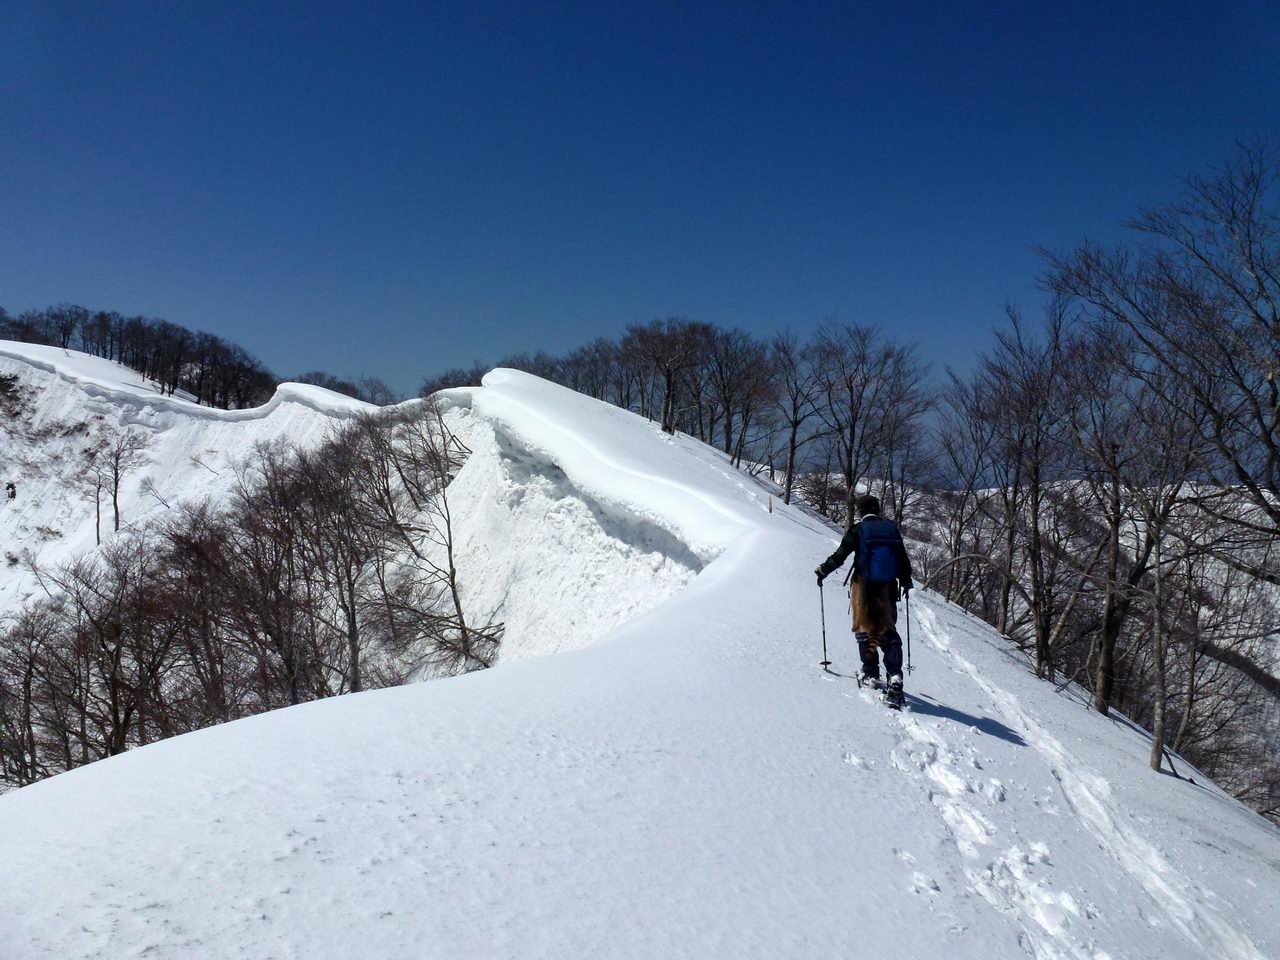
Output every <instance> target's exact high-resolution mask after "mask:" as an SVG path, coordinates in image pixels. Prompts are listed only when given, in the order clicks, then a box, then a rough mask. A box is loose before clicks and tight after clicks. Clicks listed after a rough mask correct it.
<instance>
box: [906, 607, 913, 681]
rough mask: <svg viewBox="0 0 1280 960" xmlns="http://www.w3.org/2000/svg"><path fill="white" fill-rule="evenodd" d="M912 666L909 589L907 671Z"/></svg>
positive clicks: (909, 670)
mask: <svg viewBox="0 0 1280 960" xmlns="http://www.w3.org/2000/svg"><path fill="white" fill-rule="evenodd" d="M914 669H915V667H913V666H911V591H910V590H908V591H907V673H910V672H911V671H912V670H914Z"/></svg>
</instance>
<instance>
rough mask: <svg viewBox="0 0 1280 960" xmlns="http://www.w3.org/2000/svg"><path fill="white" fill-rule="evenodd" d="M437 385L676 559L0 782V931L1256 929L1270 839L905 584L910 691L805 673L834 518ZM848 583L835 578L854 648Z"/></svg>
mask: <svg viewBox="0 0 1280 960" xmlns="http://www.w3.org/2000/svg"><path fill="white" fill-rule="evenodd" d="M453 400H455V401H456V402H457V403H458V404H459V405H460V406H461V407H462V408H463V409H467V410H469V411H470V412H469V413H468V414H467V415H468V416H471V417H476V418H480V419H481V420H483V421H484V422H485V423H487V424H489V425H490V426H491V427H492V430H493V432H494V434H495V436H496V437H497V438H499V440H500V444H499V447H500V449H501V450H503V451H506V453H507V454H509V455H510V457H511V458H512V462H516V461H519V462H521V463H525V464H526V465H527V464H535V465H538V469H535V470H532V471H530V472H529V475H530V476H538V477H546V476H548V475H550V473H549V470H550V468H554V470H555V471H559V472H560V473H562V474H563V481H564V489H571V490H572V491H573V492H574V496H575V497H578V498H580V499H581V500H582V501H583V502H589V503H590V504H591V505H592V507H593V510H594V511H595V514H593V515H598V517H607V518H610V523H613V522H616V523H619V524H622V525H624V526H625V527H627V529H632V530H634V529H646V530H647V529H649V527H646V526H644V525H646V524H647V525H650V526H651V527H652V528H654V529H657V530H661V531H662V534H660V535H659V534H656V533H655V534H652V535H649V534H646V536H645V538H643V542H644V543H645V544H647V545H648V547H651V548H654V552H657V553H661V552H662V549H663V548H664V545H667V544H669V543H670V540H668V539H667V538H668V537H670V538H673V539H674V540H676V541H678V542H679V543H680V544H681V545H682V546H681V548H680V549H681V550H682V551H684V553H683V554H682V559H681V562H682V563H683V564H684V565H685V566H686V567H687V568H688V569H691V570H694V569H696V576H693V577H692V579H691V580H690V581H689V582H688V585H687V586H686V587H684V589H682V590H679V591H678V592H676V593H674V594H672V595H670V596H667V597H666V599H663V600H661V601H660V602H658V603H656V605H653V606H651V607H649V608H648V609H647V610H646V611H645V612H643V613H640V614H638V615H636V616H634V617H632V618H631V619H629V620H627V621H626V622H625V623H623V624H622V625H621V626H619V627H618V628H616V629H615V630H613V631H612V632H611V633H609V634H608V636H606V637H605V638H603V639H599V640H598V641H597V642H595V643H594V644H592V645H590V646H587V647H585V648H582V649H577V650H575V651H573V652H565V653H559V654H557V655H554V656H541V657H527V658H520V659H514V660H511V661H504V663H503V664H502V665H501V666H500V667H498V668H497V669H493V670H489V671H483V672H481V673H477V674H471V675H468V676H466V677H461V678H456V679H452V680H444V681H434V682H430V683H424V684H418V685H412V686H407V687H401V688H397V689H393V690H384V691H376V692H371V693H366V694H360V695H356V696H349V697H344V698H340V699H337V700H330V701H324V702H320V703H314V704H308V705H305V706H302V707H297V708H293V709H289V710H282V711H277V712H275V713H272V714H268V715H265V716H261V717H257V718H253V719H251V720H245V721H240V722H237V723H233V724H228V725H226V726H223V727H218V728H214V729H210V730H206V731H202V732H200V733H196V734H192V735H188V736H185V737H180V738H177V739H175V740H171V741H167V742H164V743H160V744H156V745H153V746H150V747H147V748H145V749H142V750H138V751H135V752H133V753H130V754H128V755H125V756H123V757H119V758H116V759H114V760H111V761H107V762H103V763H99V764H95V765H93V766H90V767H87V768H84V769H82V770H78V771H75V772H73V773H70V774H66V775H63V776H60V777H57V778H54V779H53V780H50V781H46V782H44V783H41V784H37V785H36V786H34V787H29V788H26V789H23V790H20V791H17V792H15V793H13V794H10V795H7V796H4V797H0V849H3V850H4V851H5V857H6V859H5V868H4V870H3V871H0V903H2V904H4V906H5V909H4V910H3V911H2V912H0V956H3V957H24V958H25V957H44V956H49V957H55V956H56V957H68V956H77V957H81V956H83V957H111V958H116V957H124V956H143V955H145V956H149V957H197V956H198V957H309V958H310V957H320V958H330V957H332V958H340V957H341V958H347V957H354V956H382V957H547V958H552V957H593V958H595V957H637V958H640V957H644V958H648V957H664V958H665V957H690V958H706V957H726V958H742V957H760V958H765V957H768V958H778V957H797V958H798V957H864V956H865V957H886V956H892V957H904V958H908V957H910V958H934V957H937V958H942V957H946V958H974V960H979V958H980V960H1000V958H1026V957H1033V958H1037V960H1074V958H1089V960H1149V958H1152V957H1161V958H1169V960H1182V958H1186V960H1193V958H1194V960H1200V958H1206V957H1213V958H1219V957H1220V958H1275V957H1278V956H1280V910H1278V909H1276V908H1277V903H1278V902H1280V898H1278V893H1277V891H1280V832H1278V831H1276V830H1275V829H1274V828H1272V827H1270V826H1269V825H1267V824H1266V823H1264V822H1263V821H1262V820H1261V819H1260V818H1258V817H1257V816H1255V815H1254V814H1252V813H1251V812H1249V811H1247V810H1245V809H1244V808H1243V807H1241V806H1240V805H1239V804H1237V803H1235V802H1234V801H1233V800H1231V799H1230V798H1228V797H1226V796H1225V795H1224V794H1222V793H1221V792H1220V791H1218V790H1217V789H1215V788H1214V787H1213V786H1212V785H1210V784H1208V783H1205V782H1203V781H1201V778H1199V777H1197V783H1196V784H1195V785H1192V784H1190V783H1188V782H1186V781H1182V780H1176V779H1174V778H1172V777H1169V776H1162V775H1158V774H1155V773H1152V772H1151V771H1150V770H1148V769H1147V768H1146V766H1145V757H1146V753H1147V749H1148V745H1147V741H1146V739H1145V736H1144V735H1143V734H1142V733H1141V732H1140V731H1136V730H1135V729H1133V728H1132V727H1131V726H1129V725H1127V724H1126V723H1125V722H1124V721H1123V720H1120V719H1112V720H1108V719H1103V718H1100V717H1098V716H1097V715H1096V714H1093V713H1089V712H1086V711H1085V710H1084V709H1082V708H1081V706H1080V705H1079V704H1078V703H1077V702H1075V701H1074V700H1073V699H1071V697H1070V695H1069V694H1066V693H1064V694H1059V693H1056V692H1055V691H1054V688H1053V687H1052V686H1050V685H1047V684H1043V683H1040V682H1038V681H1036V680H1035V679H1034V678H1033V677H1031V676H1030V675H1029V674H1028V672H1027V670H1026V668H1025V666H1024V664H1023V663H1022V662H1021V661H1020V660H1018V659H1016V658H1015V657H1014V656H1013V655H1012V654H1010V652H1009V651H1008V649H1007V646H1006V645H1005V644H1004V643H1003V642H1002V641H1001V640H1000V639H999V638H998V637H995V636H994V635H993V634H992V632H991V631H990V630H989V629H988V628H987V627H986V626H985V625H984V624H982V623H980V622H978V621H976V620H974V619H972V618H970V617H968V616H967V615H965V614H964V613H963V612H960V611H958V610H956V609H955V608H952V607H949V606H947V605H945V604H943V603H941V602H940V601H938V600H937V599H936V598H933V597H931V596H929V595H928V594H926V593H925V592H923V591H918V592H917V594H916V595H915V596H913V598H912V603H911V613H912V640H913V646H914V650H913V653H914V660H915V662H916V665H917V668H918V669H917V670H916V672H915V673H914V674H913V675H912V676H911V677H910V678H909V680H908V697H909V704H910V708H911V709H910V711H909V712H904V713H901V714H897V713H893V712H890V711H888V710H886V709H884V708H883V706H881V705H880V704H879V703H878V702H876V700H875V699H874V697H873V696H872V695H871V694H870V693H868V692H866V691H861V690H859V688H858V687H857V685H856V684H855V683H854V682H853V680H852V679H849V678H847V677H839V676H833V675H831V674H826V673H823V672H822V671H821V670H820V669H819V668H818V667H817V660H818V659H819V655H820V653H819V652H820V647H819V642H820V635H819V623H818V603H817V600H818V598H817V597H816V596H814V594H815V591H816V588H815V587H814V585H813V578H812V573H811V572H810V571H811V570H812V569H813V567H814V566H815V565H816V563H817V562H818V561H819V560H820V559H822V557H824V556H825V555H826V554H827V553H829V552H830V550H831V549H832V546H833V545H834V541H835V537H834V535H833V533H832V532H831V531H830V530H827V529H826V528H825V527H823V526H822V525H821V524H819V523H817V522H816V521H814V520H812V519H810V518H809V517H807V516H805V515H804V514H802V513H801V512H799V511H794V510H790V509H787V508H783V507H781V506H780V505H779V504H777V503H776V502H775V503H773V504H772V512H770V509H769V508H770V503H769V497H768V494H767V492H766V491H765V490H764V489H762V488H760V487H758V486H757V485H755V484H754V483H752V482H751V481H750V480H748V479H746V478H745V477H744V476H743V475H741V474H739V473H737V472H735V471H733V470H732V469H730V468H729V467H728V466H727V464H726V463H725V462H724V461H723V459H722V458H720V457H719V456H718V455H717V454H715V453H714V452H712V451H710V450H708V449H707V448H705V447H703V446H701V445H699V444H696V443H693V442H690V441H688V440H686V439H683V438H675V439H673V438H670V437H665V436H662V435H661V434H659V433H658V432H657V431H656V429H655V428H653V427H652V426H651V425H649V424H646V423H644V422H643V421H641V420H639V419H638V418H634V417H630V416H629V415H627V414H624V413H622V412H620V411H617V410H614V409H612V408H609V407H605V406H604V405H601V404H595V403H594V402H592V401H587V400H584V399H583V398H580V397H577V396H575V395H572V394H568V393H567V392H566V391H563V390H560V389H559V388H556V387H552V386H550V385H548V384H544V383H541V382H539V381H536V380H533V379H532V378H529V377H524V376H521V375H517V374H514V373H510V372H506V371H502V372H499V373H496V374H494V375H491V376H490V377H489V378H487V379H486V386H485V387H484V388H483V389H480V390H476V391H469V392H466V393H463V394H458V395H455V396H454V397H453ZM498 474H499V471H494V470H483V471H480V470H478V471H475V472H474V473H473V474H472V475H471V476H472V478H473V479H472V480H470V481H465V480H464V478H463V477H461V476H460V477H459V481H457V482H458V483H463V482H475V483H486V482H497V481H496V480H494V477H496V476H498ZM523 475H524V474H521V473H519V471H516V472H515V473H511V472H508V473H505V474H503V476H504V477H505V478H506V479H505V480H503V482H504V483H509V482H517V481H515V480H512V479H511V478H513V477H515V478H517V479H518V478H519V477H520V476H523ZM486 478H488V479H486ZM459 495H460V496H474V497H475V502H477V503H482V502H484V501H485V497H483V496H480V495H479V494H477V493H476V491H471V492H470V493H467V492H466V491H461V490H460V491H459ZM636 525H639V527H637V526H636ZM526 535H527V536H530V537H532V536H534V528H533V527H532V526H530V527H529V532H528V533H527V534H526ZM629 542H633V544H634V542H640V541H629ZM519 546H520V545H519V544H518V543H517V544H509V545H506V546H504V549H512V548H514V549H519ZM536 548H537V545H531V549H536ZM672 549H674V548H672ZM624 553H625V551H624ZM540 556H542V554H540ZM588 557H589V562H590V563H591V564H597V565H598V564H601V563H607V562H608V561H607V559H605V558H604V557H602V555H601V553H600V552H599V551H592V552H590V553H589V554H588ZM628 557H629V559H628V560H627V561H626V562H634V556H631V555H630V554H628ZM545 562H550V561H549V560H547V561H545ZM560 562H561V563H563V564H564V565H566V566H571V565H573V564H575V563H577V562H578V558H576V557H575V556H574V555H572V554H570V555H566V556H564V557H562V558H560ZM655 562H656V563H659V564H660V563H661V560H660V559H658V560H655ZM588 575H589V571H584V572H583V576H588ZM841 599H842V596H841V592H840V589H839V587H838V586H834V585H832V584H831V582H830V581H829V585H828V589H827V611H828V630H829V634H830V637H831V650H832V654H833V656H832V659H833V660H834V661H835V666H834V668H833V669H834V670H836V671H838V672H840V673H845V674H852V673H853V669H854V666H855V657H854V653H853V644H852V640H851V638H850V637H849V635H848V631H847V623H846V621H845V619H844V614H843V613H842V612H841V611H842V607H843V604H842V603H841V602H840V601H841ZM535 619H536V618H535ZM530 622H534V620H531V621H530ZM542 622H547V621H546V620H545V619H544V620H543V621H542Z"/></svg>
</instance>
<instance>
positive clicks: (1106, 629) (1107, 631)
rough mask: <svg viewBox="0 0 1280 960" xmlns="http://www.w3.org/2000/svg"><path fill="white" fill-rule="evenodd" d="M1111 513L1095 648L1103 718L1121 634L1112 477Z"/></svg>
mask: <svg viewBox="0 0 1280 960" xmlns="http://www.w3.org/2000/svg"><path fill="white" fill-rule="evenodd" d="M1110 501H1111V502H1110V508H1111V509H1110V515H1109V516H1108V518H1107V526H1108V529H1107V532H1108V555H1107V596H1106V600H1105V601H1104V602H1103V607H1102V637H1101V645H1100V647H1099V650H1098V672H1097V675H1096V676H1095V678H1094V685H1093V706H1094V709H1095V710H1097V711H1098V712H1099V713H1100V714H1102V715H1103V716H1104V717H1105V716H1106V715H1107V713H1108V712H1109V711H1110V710H1111V694H1112V691H1113V690H1114V689H1115V682H1116V640H1117V639H1118V638H1119V636H1120V611H1119V609H1118V607H1119V605H1118V604H1117V603H1116V590H1117V588H1118V587H1119V582H1118V581H1119V574H1120V484H1119V480H1118V478H1113V479H1112V484H1111V497H1110Z"/></svg>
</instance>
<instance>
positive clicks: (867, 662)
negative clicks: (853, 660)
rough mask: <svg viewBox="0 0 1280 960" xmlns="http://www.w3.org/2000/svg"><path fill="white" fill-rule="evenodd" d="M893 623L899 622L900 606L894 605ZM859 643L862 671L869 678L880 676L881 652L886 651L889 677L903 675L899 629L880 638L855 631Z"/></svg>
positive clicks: (886, 667)
mask: <svg viewBox="0 0 1280 960" xmlns="http://www.w3.org/2000/svg"><path fill="white" fill-rule="evenodd" d="M893 622H894V623H895V624H896V623H897V622H898V605H897V604H896V603H895V604H894V605H893ZM853 636H854V638H855V639H856V640H857V641H858V656H859V657H861V658H862V669H863V671H864V672H865V673H867V674H868V675H869V676H873V677H878V676H880V653H879V651H880V650H884V669H885V673H886V674H888V676H890V677H892V676H893V675H894V674H895V673H896V674H899V675H901V674H902V638H901V637H900V636H898V630H897V627H894V628H893V629H891V630H889V631H888V632H886V633H884V634H882V635H881V636H879V637H873V636H871V634H869V633H863V632H862V631H860V630H859V631H855V632H854V634H853Z"/></svg>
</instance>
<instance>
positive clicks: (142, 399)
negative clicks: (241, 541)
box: [0, 340, 374, 614]
mask: <svg viewBox="0 0 1280 960" xmlns="http://www.w3.org/2000/svg"><path fill="white" fill-rule="evenodd" d="M6 376H7V377H17V378H18V379H17V382H18V384H19V386H20V388H21V389H22V390H23V392H24V395H25V397H26V400H25V402H24V403H23V406H22V409H21V410H20V411H19V413H18V414H17V416H16V417H15V416H9V417H3V418H2V419H0V484H4V483H8V482H13V483H14V484H15V486H16V490H17V495H16V497H15V498H14V499H13V500H12V501H10V500H7V499H4V498H3V497H0V614H3V613H6V612H10V611H12V610H14V609H15V608H16V606H17V605H18V604H19V603H20V602H21V601H23V600H25V599H27V598H28V597H30V596H31V594H32V593H33V592H35V591H36V590H37V589H38V587H37V585H36V582H35V578H34V577H33V576H32V575H31V573H30V568H29V565H28V563H27V561H30V560H37V561H39V562H40V563H41V564H42V565H45V566H54V565H57V564H58V563H61V562H62V561H64V560H66V559H68V558H70V557H71V556H74V555H76V554H78V553H82V552H84V551H85V550H89V549H92V547H93V546H94V542H95V532H94V526H95V520H94V512H95V511H94V491H93V488H92V485H91V483H90V482H89V481H90V470H89V468H88V466H87V464H86V462H85V459H84V451H85V450H86V449H88V448H89V447H90V446H91V445H93V443H95V442H97V441H99V440H100V439H102V438H104V437H108V436H111V435H118V434H120V433H121V432H124V431H133V432H135V433H137V434H138V435H139V436H141V437H143V438H144V439H145V441H146V447H145V449H144V450H143V451H142V453H141V463H140V464H139V465H138V466H137V467H136V468H135V469H132V470H130V471H128V472H127V473H126V475H125V478H124V482H123V484H122V486H121V517H122V520H123V522H124V523H125V524H141V523H143V522H145V521H147V520H150V519H154V518H155V517H157V516H159V515H161V514H162V513H164V512H165V511H166V510H168V509H172V505H173V504H175V503H177V502H179V501H181V500H194V499H199V498H202V497H206V496H208V497H215V498H217V497H221V496H225V495H226V493H227V491H229V490H230V489H231V487H232V484H233V483H234V480H235V467H236V464H238V463H240V462H242V461H243V460H244V459H245V458H246V457H247V455H248V454H250V453H251V452H252V449H253V446H254V444H257V443H269V442H272V441H276V440H288V441H290V442H293V443H297V444H300V445H303V446H310V445H313V444H316V443H319V442H320V441H321V440H323V439H324V437H325V436H327V435H328V433H329V432H330V431H331V430H332V429H333V427H334V425H335V423H338V422H340V421H341V420H343V419H346V418H348V417H351V416H354V415H356V414H358V413H360V412H362V411H367V410H372V409H374V408H373V407H371V406H370V405H369V404H365V403H361V402H360V401H358V400H353V399H351V398H350V397H345V396H343V395H341V394H338V393H333V392H332V391H329V390H325V389H323V388H321V387H313V386H309V385H306V384H301V383H285V384H281V385H280V387H279V388H277V390H276V393H275V396H273V397H272V398H271V400H270V401H268V402H267V403H266V404H264V405H263V406H261V407H256V408H253V409H249V410H218V409H215V408H212V407H203V406H199V405H198V404H196V403H193V402H191V401H190V400H185V399H182V398H180V397H169V396H164V395H163V394H162V393H161V392H160V390H159V388H158V387H157V386H156V384H154V383H152V382H150V381H147V380H145V379H144V378H143V377H142V376H141V374H138V373H137V372H135V371H133V370H130V369H129V368H128V367H124V366H121V365H120V364H118V363H114V362H112V361H109V360H103V359H101V358H100V357H92V356H89V355H88V354H84V353H79V352H76V351H74V350H62V349H59V348H57V347H49V346H41V345H36V344H28V343H14V342H12V341H6V340H0V377H6ZM109 500H110V493H109V491H108V492H107V493H106V495H105V496H104V497H103V503H102V509H103V519H102V534H103V536H104V538H105V537H106V536H107V535H109V533H110V531H111V527H112V523H113V521H112V517H111V504H110V502H109Z"/></svg>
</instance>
